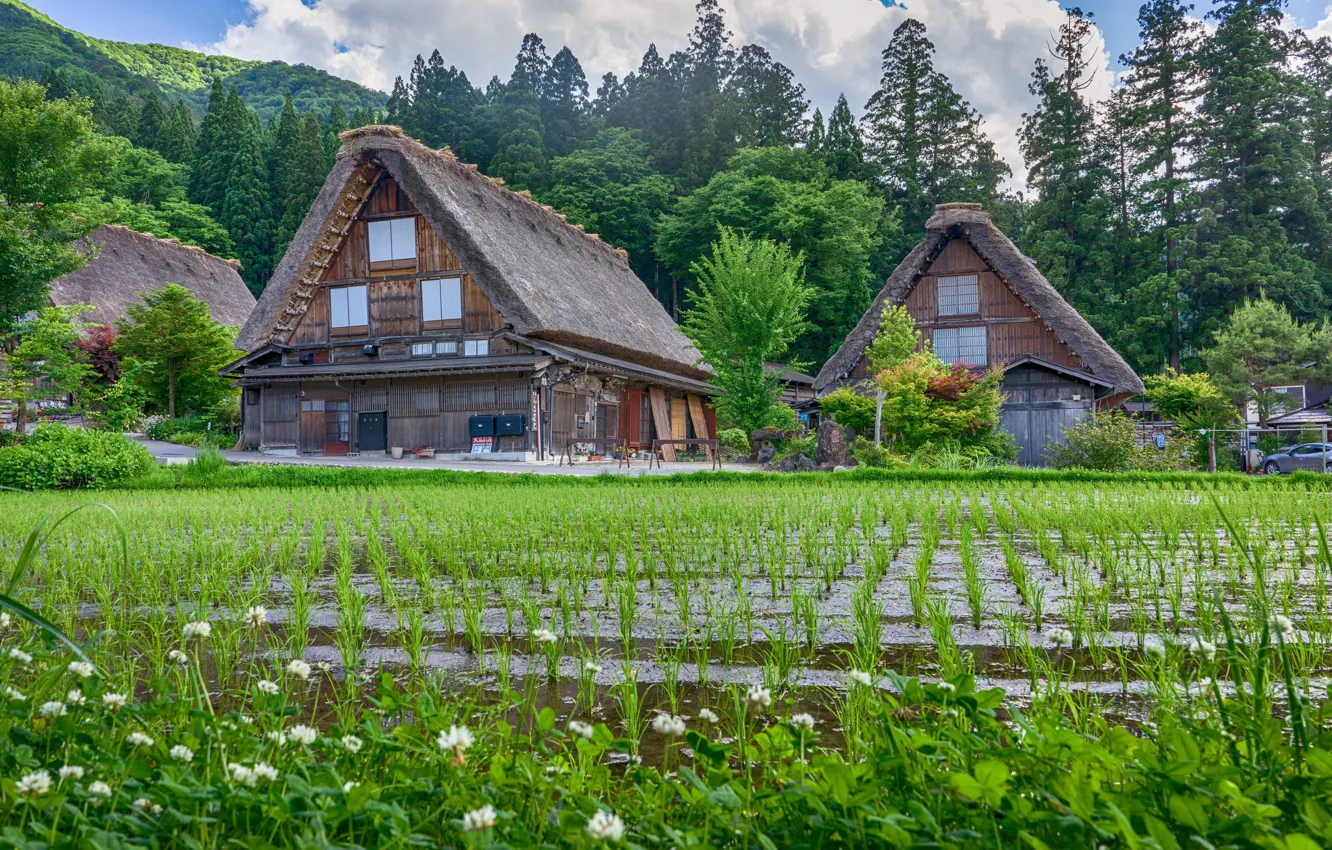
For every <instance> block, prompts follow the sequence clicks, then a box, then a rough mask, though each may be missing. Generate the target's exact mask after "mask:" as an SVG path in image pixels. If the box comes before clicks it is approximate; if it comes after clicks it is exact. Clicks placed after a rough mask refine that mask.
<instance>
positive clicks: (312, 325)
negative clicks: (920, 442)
mask: <svg viewBox="0 0 1332 850" xmlns="http://www.w3.org/2000/svg"><path fill="white" fill-rule="evenodd" d="M369 174H370V179H371V180H373V186H372V187H370V188H368V191H367V195H366V198H365V201H364V203H363V205H362V207H361V208H360V211H359V213H358V214H357V215H356V217H355V218H354V219H353V220H351V221H348V222H346V223H345V225H343V226H341V227H338V228H337V229H336V230H335V231H333V232H334V234H340V237H339V244H337V245H336V247H335V248H332V249H331V256H330V258H329V259H328V260H327V261H326V262H324V261H322V260H319V261H315V260H307V262H313V263H315V264H316V265H317V266H320V267H323V273H322V275H321V277H320V279H319V280H318V281H317V285H316V286H315V287H314V290H313V291H312V292H311V291H308V290H306V291H303V292H302V300H301V305H300V306H298V307H297V308H296V309H293V308H291V307H288V308H286V312H287V314H288V315H292V314H295V315H294V316H293V318H292V320H291V324H290V327H289V333H288V334H287V337H286V342H285V343H284V344H282V345H280V346H270V347H268V348H263V349H260V350H259V351H256V352H255V353H254V354H252V355H250V357H249V358H246V359H245V360H243V361H239V362H238V363H239V364H240V365H239V366H238V368H237V369H235V370H234V371H233V374H239V375H240V381H239V382H240V384H241V385H242V386H243V387H244V388H245V392H244V403H243V429H242V445H243V447H245V448H250V449H258V450H262V451H268V452H274V453H301V454H356V453H362V452H368V451H384V450H390V449H393V448H402V449H403V450H404V451H411V450H412V449H414V448H417V447H430V448H433V449H435V450H436V451H437V452H441V453H444V454H463V453H469V454H470V453H473V452H474V451H476V450H477V449H478V448H481V447H485V450H486V451H487V453H489V454H491V455H492V456H493V455H500V456H503V457H510V458H511V457H524V458H529V459H530V458H536V457H554V456H556V455H557V454H558V453H560V452H561V451H562V450H563V449H564V446H565V443H566V441H567V440H571V439H572V440H578V439H587V440H592V439H594V438H614V437H617V436H620V435H621V434H625V435H627V436H630V438H631V439H630V445H631V447H632V448H635V449H641V448H646V447H647V446H648V445H649V444H650V442H651V440H652V439H653V438H661V437H677V436H678V437H686V436H688V437H693V436H704V437H706V436H709V435H710V434H712V433H714V431H715V424H713V423H712V420H707V421H708V423H709V424H708V425H707V426H706V427H703V425H702V423H701V422H700V426H699V427H697V428H695V427H692V426H682V425H679V424H678V423H677V422H676V421H675V420H676V419H680V420H681V421H686V420H687V418H688V417H686V416H685V411H686V410H687V409H688V406H689V398H690V397H691V396H692V397H693V398H694V400H695V403H697V404H699V405H700V409H702V402H701V401H700V396H699V394H700V393H705V394H706V392H707V390H709V389H710V388H709V387H708V386H707V385H706V384H703V383H702V382H700V381H697V380H695V379H689V378H686V377H683V376H681V377H679V378H674V377H672V376H665V375H663V376H661V378H660V379H655V378H654V377H653V375H660V374H661V373H659V372H658V373H654V372H653V371H652V370H641V371H642V372H643V374H641V375H640V374H638V372H639V371H640V370H637V369H636V368H635V367H634V366H633V364H631V363H626V362H623V361H620V360H610V359H609V358H598V357H597V356H596V355H593V354H590V353H579V354H578V355H573V356H571V355H568V354H567V353H565V352H564V351H563V350H562V349H560V350H557V351H556V353H554V354H552V353H551V352H550V351H547V350H545V349H543V348H542V345H543V343H542V342H541V341H540V340H535V339H527V338H524V337H522V336H520V335H518V334H516V333H514V332H513V329H512V326H511V325H510V324H509V323H508V322H507V321H506V319H505V317H504V316H503V315H502V313H501V311H500V310H499V309H498V308H497V307H496V306H495V304H494V303H493V302H492V300H491V299H490V298H489V297H487V295H486V293H485V291H483V288H482V287H481V286H480V285H479V284H478V282H477V281H476V279H475V278H473V276H472V275H471V274H469V273H468V271H467V269H465V268H464V267H463V264H462V262H461V261H460V260H459V259H458V257H457V255H456V254H455V253H454V252H453V251H452V250H450V248H449V246H448V244H447V243H446V242H445V240H444V239H443V238H442V237H441V236H440V235H439V234H438V233H437V232H436V230H435V228H434V227H433V226H432V225H431V223H430V222H429V221H427V220H426V218H425V217H424V216H423V215H421V213H420V212H419V211H418V209H417V207H416V205H415V204H413V202H412V200H411V198H409V197H408V195H407V193H406V192H405V191H404V190H403V189H402V187H401V186H400V185H399V183H398V182H397V181H396V180H395V179H394V178H393V177H392V175H390V174H388V173H387V172H386V171H383V170H380V171H378V172H369ZM376 223H382V224H380V225H379V230H378V232H379V233H380V234H381V237H380V238H383V234H385V233H387V234H389V239H390V242H389V244H390V246H391V249H390V250H389V251H388V256H387V257H385V256H383V253H384V249H383V247H382V246H383V244H384V243H381V247H380V248H379V249H378V250H379V251H380V255H378V256H377V255H376V254H375V251H374V250H372V244H371V242H372V239H373V238H375V237H374V236H373V233H372V228H375V227H376V226H377V224H376ZM405 234H411V236H410V238H411V245H410V250H409V247H408V245H406V244H403V239H404V236H405ZM320 247H321V248H322V249H323V252H324V253H323V255H322V256H328V255H329V253H330V246H329V242H328V241H324V242H321V243H320ZM438 281H444V282H446V287H447V288H446V289H445V290H440V291H446V292H449V293H452V292H454V291H455V290H454V289H453V287H456V293H457V302H456V305H457V307H456V311H455V309H454V307H453V304H454V301H453V300H452V295H451V294H450V295H449V296H448V299H449V301H448V303H449V307H448V309H447V310H446V309H444V308H442V307H439V306H438V305H439V303H440V302H439V299H440V298H441V296H440V295H438V294H435V295H433V296H430V297H433V298H435V299H436V300H435V304H436V307H435V310H434V312H435V313H436V314H437V315H434V316H431V315H428V313H427V309H426V298H427V290H431V291H435V290H433V289H431V288H432V287H438V286H439V284H438V283H436V282H438ZM362 299H363V306H362ZM607 308H608V309H611V308H613V305H607ZM455 312H456V315H455ZM691 390H692V392H691ZM650 391H651V392H658V393H661V394H662V397H663V398H664V399H666V402H667V405H668V406H669V412H668V413H667V414H666V417H665V418H663V417H661V416H655V417H653V416H651V415H649V419H648V420H647V425H646V427H645V426H644V420H643V419H642V416H643V413H642V409H641V407H640V405H641V399H642V398H645V397H646V396H647V395H648V393H649V392H650ZM708 409H709V410H710V408H708ZM671 416H673V417H674V418H670V417H671ZM490 417H524V421H523V427H522V430H521V432H520V433H518V434H507V435H500V434H496V435H494V436H493V437H492V438H491V439H490V440H489V441H487V440H486V439H484V438H481V439H474V438H475V437H476V434H475V433H474V432H473V430H472V429H473V427H474V426H475V425H476V420H477V419H478V418H482V419H489V418H490Z"/></svg>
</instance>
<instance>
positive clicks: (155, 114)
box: [134, 91, 167, 150]
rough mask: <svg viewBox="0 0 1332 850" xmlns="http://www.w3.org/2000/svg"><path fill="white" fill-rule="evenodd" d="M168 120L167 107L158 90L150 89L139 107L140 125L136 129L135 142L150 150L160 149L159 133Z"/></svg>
mask: <svg viewBox="0 0 1332 850" xmlns="http://www.w3.org/2000/svg"><path fill="white" fill-rule="evenodd" d="M166 121H167V112H166V107H165V106H163V105H162V98H160V97H158V96H157V92H156V91H149V92H148V94H146V95H144V97H143V105H142V106H141V107H140V108H139V126H138V127H137V128H136V129H135V131H134V144H136V145H138V146H139V147H141V148H148V149H149V150H158V147H157V145H158V139H157V137H158V134H160V133H161V132H162V125H163V124H165V123H166Z"/></svg>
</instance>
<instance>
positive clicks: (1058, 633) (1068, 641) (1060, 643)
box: [1045, 628, 1073, 648]
mask: <svg viewBox="0 0 1332 850" xmlns="http://www.w3.org/2000/svg"><path fill="white" fill-rule="evenodd" d="M1045 642H1046V643H1048V644H1050V645H1051V646H1053V647H1056V648H1063V647H1065V646H1072V645H1073V633H1072V632H1070V631H1069V630H1068V629H1058V628H1056V629H1050V630H1049V631H1048V632H1046V633H1045Z"/></svg>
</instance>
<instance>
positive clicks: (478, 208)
mask: <svg viewBox="0 0 1332 850" xmlns="http://www.w3.org/2000/svg"><path fill="white" fill-rule="evenodd" d="M342 138H343V146H342V149H341V150H340V151H339V153H338V161H337V164H336V165H335V166H334V168H333V171H332V173H331V174H330V175H329V177H328V180H327V182H325V183H324V188H323V190H322V191H321V192H320V194H319V197H318V198H317V199H316V200H315V203H314V206H313V207H312V208H311V210H310V212H309V214H308V215H307V216H306V217H305V222H304V223H303V224H302V225H301V228H300V230H298V231H297V233H296V237H295V238H294V239H293V240H292V243H291V246H290V247H289V248H288V249H287V253H286V256H284V257H283V259H282V262H281V264H279V266H278V268H277V271H276V272H275V273H274V274H273V278H272V280H271V281H269V284H268V288H267V289H265V290H264V294H263V297H262V298H261V299H260V301H259V308H258V309H257V310H255V312H254V315H253V316H252V317H251V320H250V322H249V323H248V324H247V325H246V326H245V328H244V329H243V330H242V332H241V336H240V340H239V342H238V345H240V346H241V347H243V348H246V349H247V350H249V349H254V348H257V347H259V346H262V345H264V344H267V343H269V342H272V341H278V342H281V341H283V339H285V336H284V334H286V333H287V332H288V330H287V329H289V328H290V327H293V326H294V323H293V322H291V321H288V320H287V319H286V318H285V317H286V316H295V315H299V313H300V312H303V307H302V306H301V303H300V302H301V301H302V300H304V299H308V298H309V297H311V293H312V292H313V289H314V281H315V280H317V277H318V274H317V271H316V269H317V268H318V267H319V266H318V263H315V264H314V268H310V267H309V266H310V262H309V257H310V256H311V255H314V254H317V255H319V256H331V253H332V251H333V250H334V249H335V248H336V243H337V242H338V241H340V240H341V238H342V237H343V236H344V235H345V232H346V222H345V220H344V219H346V217H347V216H348V214H349V210H351V209H352V207H351V206H349V204H348V201H349V199H351V200H352V201H353V202H354V201H355V199H358V198H359V199H361V201H360V202H361V203H363V199H364V198H365V197H368V194H369V192H368V186H367V185H366V179H367V175H368V174H369V172H367V171H366V170H365V166H366V165H373V166H379V167H382V168H383V169H385V170H386V171H387V172H388V173H389V174H390V175H391V176H392V177H393V178H394V179H396V180H397V181H398V184H399V185H400V186H401V187H402V188H403V189H404V190H405V191H406V192H407V195H408V197H410V198H411V199H412V203H414V204H415V205H416V208H417V209H418V210H420V212H421V214H422V215H423V216H424V217H425V219H426V221H428V222H429V223H430V224H431V226H432V227H433V228H434V229H435V232H436V233H437V234H439V236H440V238H442V239H443V240H444V242H445V243H446V244H447V245H448V246H449V249H450V250H451V251H452V252H453V253H454V254H455V255H456V256H457V257H458V259H459V260H460V261H461V262H462V266H463V268H464V269H466V270H467V272H468V273H469V274H470V275H472V277H473V278H475V279H476V282H477V284H478V285H479V286H480V287H481V289H482V291H483V292H485V294H486V295H487V297H489V298H490V300H491V301H492V302H493V303H494V304H495V306H496V307H497V308H498V309H499V311H500V313H502V314H503V316H504V318H505V320H506V321H508V322H509V323H510V324H512V325H513V327H514V330H515V331H517V332H518V333H520V334H523V335H524V336H530V337H535V338H538V339H546V340H549V341H551V342H557V343H565V344H568V345H573V346H576V347H578V348H583V349H587V350H590V351H596V352H600V353H603V354H607V355H610V356H614V357H617V358H622V359H624V360H628V361H631V362H635V363H639V364H640V365H644V366H649V367H653V368H658V369H662V370H665V371H669V372H673V373H676V374H688V375H694V376H697V377H705V376H706V375H707V372H706V371H705V370H706V367H702V366H699V365H698V364H699V359H700V358H699V354H698V351H697V350H695V349H694V347H693V346H692V345H691V344H690V343H689V340H688V339H686V338H685V336H684V335H683V334H682V333H680V330H679V328H677V327H676V325H675V322H673V321H672V320H671V318H670V316H669V315H667V313H666V310H665V309H664V308H663V307H662V306H661V304H660V302H658V301H657V299H656V298H654V297H652V294H651V293H650V292H648V289H647V287H646V286H645V285H644V284H643V282H642V281H641V280H639V279H638V278H637V276H635V275H634V273H633V271H631V270H630V268H629V265H628V263H627V261H626V255H625V254H624V252H622V251H620V250H617V249H616V248H613V247H611V246H610V245H607V244H606V243H604V242H602V241H601V240H600V239H598V238H597V237H596V236H594V235H592V234H588V233H584V232H583V231H582V228H581V227H574V226H573V225H570V224H569V223H568V222H567V221H565V219H564V216H562V215H559V214H558V213H556V212H554V211H553V210H551V209H550V208H549V207H545V206H542V205H541V204H538V203H537V202H535V201H533V200H532V199H531V197H530V196H528V195H527V193H526V192H513V191H510V190H508V189H505V188H504V187H503V183H502V181H499V180H494V179H491V178H488V177H486V176H484V175H482V174H480V173H479V172H477V170H476V169H475V167H473V166H470V165H467V164H465V163H463V162H460V161H459V160H458V159H457V158H456V157H455V156H454V155H453V154H452V152H450V151H449V150H448V149H447V148H445V149H444V150H441V151H436V150H432V149H430V148H428V147H426V146H425V145H423V144H421V143H419V142H417V141H414V140H412V139H409V138H406V137H405V136H404V135H403V133H402V131H401V130H400V129H398V128H397V127H363V128H361V129H359V130H351V131H348V132H347V133H344V134H343V136H342ZM319 262H326V261H324V260H321V261H319Z"/></svg>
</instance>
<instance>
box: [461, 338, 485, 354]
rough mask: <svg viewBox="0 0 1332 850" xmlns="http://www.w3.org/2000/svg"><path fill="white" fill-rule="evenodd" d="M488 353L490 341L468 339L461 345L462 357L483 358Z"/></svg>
mask: <svg viewBox="0 0 1332 850" xmlns="http://www.w3.org/2000/svg"><path fill="white" fill-rule="evenodd" d="M489 353H490V340H488V339H469V340H467V341H466V342H464V343H463V356H464V357H485V356H486V355H487V354H489Z"/></svg>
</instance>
